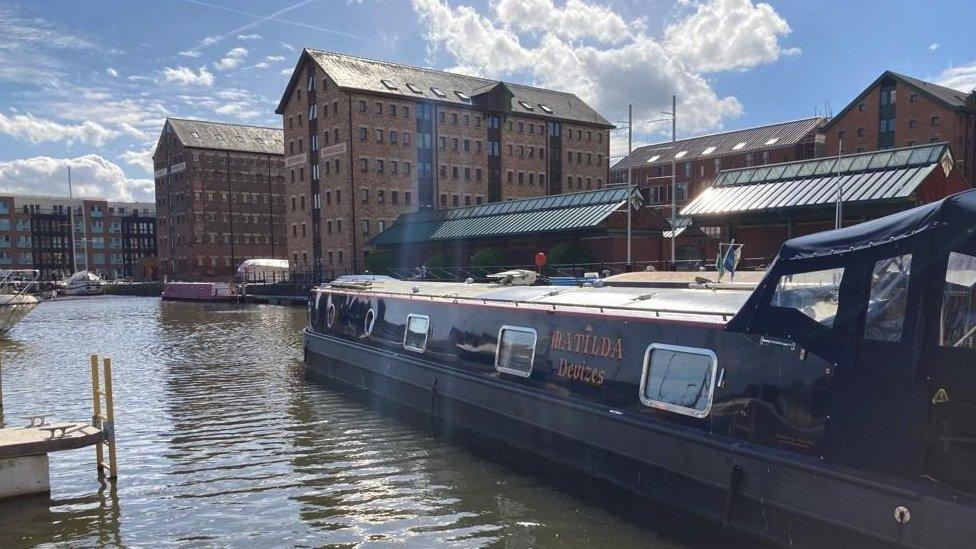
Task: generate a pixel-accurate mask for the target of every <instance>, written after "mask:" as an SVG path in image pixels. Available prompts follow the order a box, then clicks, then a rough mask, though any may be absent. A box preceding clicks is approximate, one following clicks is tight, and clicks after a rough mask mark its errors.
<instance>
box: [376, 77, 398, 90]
mask: <svg viewBox="0 0 976 549" xmlns="http://www.w3.org/2000/svg"><path fill="white" fill-rule="evenodd" d="M380 84H383V85H384V86H386V89H388V90H398V89H400V88H397V87H396V84H394V83H393V82H390V81H389V80H387V79H386V78H383V79H382V80H380Z"/></svg>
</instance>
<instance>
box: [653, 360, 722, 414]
mask: <svg viewBox="0 0 976 549" xmlns="http://www.w3.org/2000/svg"><path fill="white" fill-rule="evenodd" d="M717 368H718V360H717V359H716V357H715V353H713V352H712V351H710V350H708V349H696V348H693V347H680V346H676V345H664V344H660V343H654V344H652V345H650V346H649V347H648V348H647V352H646V353H645V354H644V372H643V373H642V374H641V385H640V389H641V392H640V399H641V402H643V403H644V404H645V405H646V406H650V407H652V408H658V409H661V410H668V411H671V412H676V413H679V414H685V415H688V416H693V417H705V416H707V415H708V412H709V410H711V407H712V394H713V392H714V390H715V371H716V369H717Z"/></svg>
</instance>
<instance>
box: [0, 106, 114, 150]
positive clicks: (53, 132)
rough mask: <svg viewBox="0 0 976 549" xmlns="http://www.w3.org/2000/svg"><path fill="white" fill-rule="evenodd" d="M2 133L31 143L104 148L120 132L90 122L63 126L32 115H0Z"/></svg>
mask: <svg viewBox="0 0 976 549" xmlns="http://www.w3.org/2000/svg"><path fill="white" fill-rule="evenodd" d="M0 133H4V134H7V135H9V136H12V137H15V138H17V139H23V140H26V141H30V142H31V143H43V142H48V141H64V142H66V143H69V144H71V143H84V144H86V145H95V146H102V145H104V144H105V142H106V141H109V140H111V139H115V138H116V137H118V135H119V132H117V131H115V130H112V129H109V128H106V127H105V126H103V125H101V124H99V123H98V122H92V121H90V120H87V121H85V122H83V123H81V124H76V125H72V124H61V123H59V122H55V121H53V120H48V119H46V118H37V117H35V116H33V115H32V114H30V113H28V114H15V115H13V116H7V115H5V114H3V113H0Z"/></svg>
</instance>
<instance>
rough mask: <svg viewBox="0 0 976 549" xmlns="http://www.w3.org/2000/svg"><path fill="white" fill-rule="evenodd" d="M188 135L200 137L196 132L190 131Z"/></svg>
mask: <svg viewBox="0 0 976 549" xmlns="http://www.w3.org/2000/svg"><path fill="white" fill-rule="evenodd" d="M190 135H192V136H193V137H196V138H197V139H200V134H198V133H197V132H190Z"/></svg>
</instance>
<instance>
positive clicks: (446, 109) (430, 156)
mask: <svg viewBox="0 0 976 549" xmlns="http://www.w3.org/2000/svg"><path fill="white" fill-rule="evenodd" d="M276 112H277V113H278V114H281V115H282V119H283V125H284V140H285V180H286V182H285V194H286V200H285V210H286V212H285V226H286V231H287V234H288V258H289V259H290V260H292V261H293V262H294V263H296V264H297V265H302V266H306V267H307V268H309V269H310V270H312V271H313V272H317V273H319V274H320V276H324V277H329V276H334V275H337V274H342V273H345V272H357V271H361V270H362V269H363V265H364V260H365V258H366V257H367V256H368V255H369V253H370V251H371V250H373V249H374V245H373V244H371V243H370V240H371V239H372V238H373V237H374V236H376V235H377V234H379V233H381V232H383V231H384V230H385V229H386V228H387V227H388V226H390V225H391V224H392V222H393V221H394V220H395V219H397V217H398V216H400V215H401V214H404V213H409V212H415V211H420V210H425V209H430V210H432V209H442V208H454V207H463V206H475V205H478V204H484V203H489V202H500V201H506V200H512V199H518V198H526V197H534V196H543V195H555V194H561V193H564V192H576V191H585V190H592V189H599V188H603V187H605V186H606V185H607V180H608V175H609V172H608V165H609V164H608V154H609V130H610V129H611V128H612V127H613V126H612V125H611V124H610V123H609V122H608V121H607V120H606V119H605V118H603V117H602V116H601V115H600V114H599V113H597V112H596V111H595V110H593V109H592V108H591V107H590V106H588V105H587V104H586V103H585V102H583V101H582V100H580V99H579V98H578V97H576V96H575V95H573V94H571V93H565V92H560V91H554V90H547V89H540V88H535V87H530V86H523V85H519V84H513V83H509V82H501V81H497V80H490V79H486V78H477V77H472V76H465V75H460V74H452V73H448V72H442V71H436V70H430V69H425V68H419V67H411V66H406V65H400V64H396V63H388V62H383V61H375V60H370V59H363V58H359V57H353V56H349V55H343V54H339V53H331V52H325V51H318V50H312V49H306V50H304V51H303V52H302V54H301V56H300V58H299V60H298V63H297V65H296V67H295V70H294V72H293V73H292V76H291V79H290V81H289V83H288V86H287V87H286V88H285V91H284V94H283V96H282V98H281V102H280V103H279V105H278V108H277V111H276Z"/></svg>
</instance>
